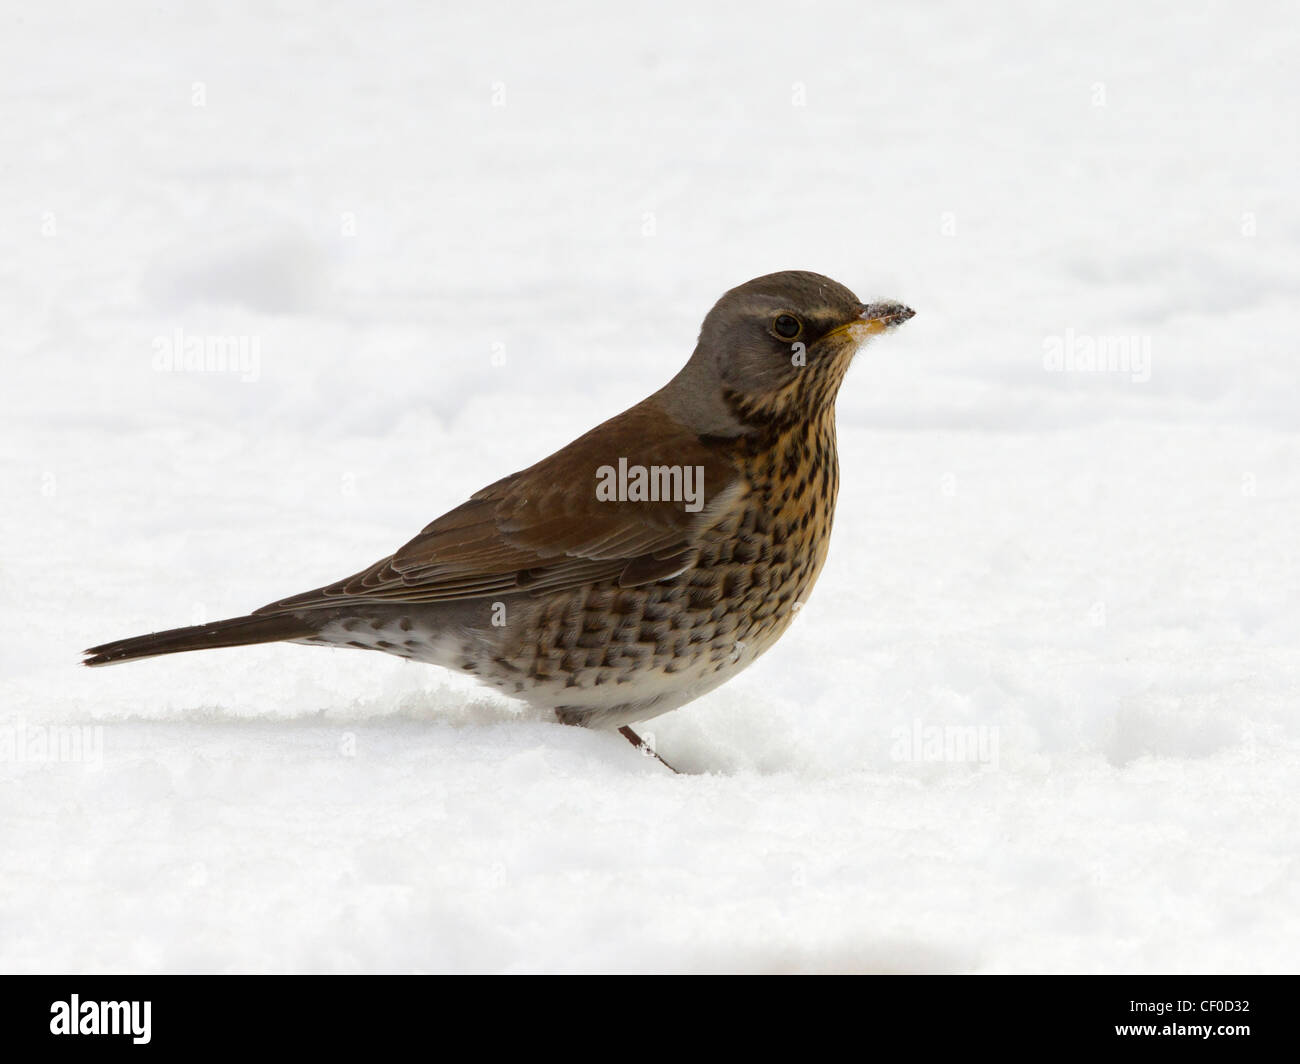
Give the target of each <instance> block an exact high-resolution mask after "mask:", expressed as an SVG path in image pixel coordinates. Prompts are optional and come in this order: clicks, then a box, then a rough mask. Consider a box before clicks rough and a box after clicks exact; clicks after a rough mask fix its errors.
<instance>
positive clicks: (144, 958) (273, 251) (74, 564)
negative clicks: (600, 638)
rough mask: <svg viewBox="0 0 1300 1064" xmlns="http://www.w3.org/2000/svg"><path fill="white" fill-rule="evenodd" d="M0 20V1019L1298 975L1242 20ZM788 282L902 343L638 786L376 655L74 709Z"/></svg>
mask: <svg viewBox="0 0 1300 1064" xmlns="http://www.w3.org/2000/svg"><path fill="white" fill-rule="evenodd" d="M10 22H11V25H9V26H8V28H7V29H6V32H5V33H4V34H3V35H0V60H3V69H4V70H5V71H6V85H7V89H8V91H7V92H5V93H4V94H3V97H2V98H0V138H3V140H2V143H3V147H4V151H3V155H2V157H3V158H4V160H5V163H4V166H3V169H0V232H3V234H4V237H3V240H4V247H5V254H4V255H3V256H0V273H2V277H0V316H2V317H3V321H4V323H5V326H4V329H3V333H4V336H3V340H2V341H0V342H2V344H3V347H2V350H3V360H4V361H3V368H4V388H3V394H0V432H2V433H3V447H2V448H0V477H2V478H3V482H2V485H3V497H4V499H5V517H6V520H5V540H4V548H3V552H2V553H0V618H2V619H3V626H4V627H3V640H2V641H0V781H3V782H2V784H0V786H2V788H3V789H2V790H0V850H2V851H3V852H4V853H5V855H6V861H5V868H4V871H3V872H2V873H0V969H3V970H16V971H63V970H71V971H96V970H112V971H165V972H171V971H413V970H414V971H443V970H451V971H557V970H558V971H592V970H597V971H646V970H653V971H700V970H722V971H887V972H899V971H962V972H1016V971H1042V970H1047V971H1079V972H1087V971H1171V972H1182V971H1186V972H1197V971H1279V970H1295V968H1296V957H1297V955H1300V954H1298V952H1297V951H1298V950H1300V921H1298V920H1297V915H1296V914H1297V913H1300V904H1298V903H1300V896H1298V895H1300V888H1298V887H1297V883H1300V874H1297V873H1300V865H1298V859H1297V839H1300V809H1298V804H1297V790H1296V781H1297V779H1300V722H1298V720H1297V703H1298V701H1300V697H1298V695H1300V652H1298V651H1297V646H1298V645H1300V610H1298V609H1297V598H1298V593H1300V577H1298V576H1297V565H1296V562H1297V550H1296V529H1297V527H1300V480H1298V478H1297V472H1296V471H1297V469H1300V431H1298V430H1300V413H1298V410H1297V386H1296V371H1295V335H1296V319H1295V313H1294V304H1295V293H1296V291H1297V290H1300V257H1298V256H1297V255H1296V248H1297V240H1298V239H1300V206H1297V201H1296V198H1295V189H1294V182H1295V174H1296V173H1297V164H1298V163H1300V132H1298V130H1297V126H1296V122H1295V112H1296V105H1297V102H1300V101H1298V99H1297V97H1298V92H1297V90H1298V89H1300V73H1298V72H1300V66H1298V65H1297V62H1296V45H1297V37H1298V36H1300V32H1298V31H1297V26H1296V22H1295V19H1294V17H1293V14H1292V12H1291V11H1290V10H1289V8H1288V7H1287V6H1286V5H1282V4H1269V3H1256V4H1237V5H1226V4H1217V3H1206V4H1199V5H1193V6H1192V7H1190V8H1189V7H1188V6H1187V5H1184V4H1174V3H1168V4H1160V5H1154V6H1149V7H1144V8H1142V9H1140V10H1139V9H1135V8H1133V7H1132V6H1131V5H1123V4H1120V3H1118V2H1117V0H1108V2H1104V3H1098V4H1092V5H1087V6H1086V7H1083V8H1079V9H1072V10H1067V11H1053V12H1050V13H1049V12H1047V11H1046V10H1043V9H1041V8H1040V7H1038V6H1037V5H1031V4H1023V5H1021V4H1015V5H1009V6H1008V7H1007V8H1005V9H1003V10H1001V11H1000V12H998V13H995V14H991V13H990V12H988V11H986V10H985V9H982V8H978V7H968V6H965V5H959V4H955V3H949V4H933V5H902V4H900V5H896V6H889V7H883V8H879V9H873V10H871V11H868V10H865V9H864V8H863V7H862V6H861V5H859V4H852V3H846V4H831V3H820V4H812V5H808V6H807V7H798V8H791V7H790V5H788V4H784V3H764V4H748V5H744V7H743V8H740V7H734V6H726V7H723V6H718V7H716V8H713V7H703V6H701V5H697V4H684V3H679V2H677V0H672V2H671V3H668V4H665V5H660V7H659V8H656V9H655V12H654V14H653V16H650V15H647V16H645V17H644V18H641V17H637V18H631V17H630V16H628V15H626V14H624V13H619V12H618V11H617V10H616V9H612V8H609V7H606V6H602V5H586V4H565V5H560V6H558V7H557V6H552V7H548V8H546V9H545V10H543V9H541V8H538V9H535V10H534V9H533V8H530V7H528V6H526V5H522V4H518V5H491V4H476V5H471V6H467V7H462V8H457V9H455V10H450V9H449V10H448V11H447V12H445V13H438V14H435V13H433V12H432V11H426V10H424V8H423V7H422V6H420V5H414V4H390V5H382V6H380V7H376V6H374V5H362V4H337V5H333V6H332V7H331V8H330V10H329V12H328V13H322V12H319V11H316V10H313V9H310V8H307V7H304V8H301V9H299V8H297V7H295V6H294V5H283V6H277V7H276V8H275V9H270V8H267V7H266V6H265V5H260V4H235V5H221V6H213V7H210V8H204V7H199V6H192V5H186V6H184V7H182V8H178V9H176V10H171V9H160V8H157V7H155V6H151V5H145V4H141V3H126V4H124V5H117V6H115V7H114V8H113V9H112V11H111V12H110V11H109V9H107V8H102V9H101V8H100V7H98V6H95V5H88V4H87V5H80V6H75V7H71V9H70V8H69V7H68V6H63V7H55V6H44V7H32V6H29V7H28V8H26V9H25V10H24V12H23V15H22V18H21V19H19V18H16V17H15V18H14V19H11V20H10ZM786 268H806V269H815V270H818V271H820V272H823V273H826V274H829V275H830V276H832V277H834V278H836V279H837V280H840V281H842V282H844V283H846V284H848V285H849V286H850V287H852V288H854V290H855V291H857V293H858V294H859V295H860V296H862V297H864V298H876V297H881V298H897V299H901V300H903V301H905V302H906V303H907V304H908V305H910V306H912V307H913V308H915V309H916V310H917V316H916V318H914V319H913V320H912V321H910V322H908V323H907V325H905V326H904V327H903V328H902V329H901V330H899V331H898V332H897V333H896V334H894V335H891V336H889V337H887V338H885V339H882V340H878V341H875V342H873V344H872V345H870V346H869V347H867V348H866V349H865V350H864V351H863V352H862V354H861V355H860V356H859V359H858V362H857V364H856V365H855V366H854V368H853V371H852V372H851V373H850V375H849V378H848V381H847V382H846V385H845V388H844V391H843V393H842V395H841V400H840V410H839V423H840V444H841V466H842V489H841V496H840V506H839V512H838V517H837V524H836V529H835V536H834V539H833V542H832V548H831V557H830V561H829V563H828V565H827V568H826V570H825V572H824V573H823V575H822V578H821V581H820V583H819V585H818V587H817V589H816V590H815V592H814V594H813V595H812V598H811V600H810V602H809V603H808V605H807V606H806V608H805V609H804V610H803V611H802V613H801V615H800V617H799V619H798V620H797V622H796V623H795V625H794V626H793V628H792V629H791V631H790V632H789V633H788V634H787V636H786V637H785V638H784V640H783V641H782V642H781V643H780V644H778V646H777V647H776V648H775V649H774V650H773V651H772V652H771V653H770V654H768V655H767V656H766V657H765V658H764V659H762V660H761V661H760V662H759V663H758V664H756V665H755V666H754V667H753V668H752V669H750V670H749V671H747V672H746V673H744V674H743V675H742V676H740V677H739V678H737V679H736V680H734V681H732V682H731V683H729V684H728V685H726V686H724V687H723V688H721V689H719V690H718V691H717V692H715V693H713V694H711V695H709V696H707V697H706V698H704V699H701V700H700V701H699V702H697V703H695V704H693V705H690V706H688V707H686V708H684V709H682V710H679V711H677V712H675V713H672V714H670V715H668V716H665V717H662V718H659V719H656V720H654V721H652V722H650V723H649V724H648V725H647V726H646V727H645V729H644V730H645V731H646V732H649V733H652V734H653V740H654V743H655V744H656V746H657V747H658V749H659V750H660V752H661V753H662V754H663V756H664V757H665V758H667V759H668V760H669V761H670V762H672V763H674V764H675V765H677V766H678V767H679V768H681V769H683V770H684V774H683V775H680V776H673V775H671V774H669V773H667V772H666V771H665V770H664V769H663V768H662V766H660V765H658V764H656V763H655V762H653V761H652V760H650V759H648V758H644V757H641V756H639V755H638V754H637V753H636V751H634V750H633V749H632V747H630V746H629V745H628V744H627V743H626V742H624V741H623V740H622V739H621V738H619V737H618V736H617V735H609V734H602V733H593V732H587V731H580V730H577V729H571V728H565V727H561V726H559V725H556V724H552V723H550V722H548V721H546V720H544V719H543V718H542V717H541V716H540V714H535V713H532V712H530V711H527V710H521V709H520V708H519V707H518V706H517V705H516V704H514V703H511V702H509V701H507V700H505V699H503V698H501V697H500V696H498V695H496V694H494V693H491V692H488V691H485V690H482V689H479V688H477V687H475V686H474V685H473V684H472V682H471V681H469V680H468V679H466V678H463V677H459V676H454V675H451V674H448V673H445V672H442V671H440V670H437V669H433V668H431V667H426V666H418V665H410V664H406V663H404V662H401V661H399V660H397V659H391V658H387V657H385V656H383V655H378V654H369V653H359V652H352V651H328V650H319V649H312V648H304V647H292V646H271V647H256V648H249V649H243V650H227V651H214V652H211V653H208V654H193V655H181V656H178V657H175V658H169V659H159V660H153V661H146V662H142V663H138V664H132V665H125V666H121V667H116V668H111V669H100V670H94V671H91V670H86V669H81V668H80V667H79V666H78V665H77V660H78V651H79V650H80V649H81V648H82V647H85V646H89V645H91V644H94V643H98V642H102V641H104V640H107V639H112V638H117V637H121V636H127V635H134V634H137V633H140V632H144V631H150V630H154V629H158V628H165V627H172V626H175V625H180V624H187V623H194V622H196V621H201V620H203V619H213V618H218V617H224V616H230V615H233V614H238V613H243V612H246V611H247V610H249V609H251V608H253V607H256V606H259V605H261V604H262V603H264V602H267V601H270V600H272V599H275V598H279V597H282V596H284V595H287V594H291V593H293V592H297V591H301V590H304V589H307V588H310V587H314V586H317V585H320V584H322V583H325V582H327V581H329V580H332V579H335V578H338V577H341V576H343V575H346V574H348V573H351V572H354V571H356V570H358V569H360V568H361V567H362V566H364V565H367V564H369V563H370V562H372V561H374V560H375V559H377V558H379V557H381V556H383V555H384V554H387V553H388V552H390V551H391V550H392V549H394V548H395V547H396V546H398V545H399V544H400V543H402V542H404V541H405V539H407V538H408V537H409V536H410V535H412V534H414V533H415V532H416V531H418V530H419V529H420V528H421V527H422V526H423V525H424V524H425V523H426V522H427V521H429V520H431V519H432V518H433V517H435V516H437V515H438V514H439V513H441V512H443V511H444V510H446V509H448V508H450V507H451V506H453V505H455V504H456V503H458V502H460V501H461V500H463V499H464V498H465V497H466V496H467V495H468V494H469V493H471V492H472V491H474V490H476V489H477V488H479V487H481V486H483V485H484V484H486V483H488V482H490V481H492V480H495V479H497V478H498V477H500V476H502V475H504V474H506V473H508V472H510V471H513V470H515V469H518V468H521V467H523V466H525V465H528V464H530V463H531V462H532V461H534V460H536V459H537V458H538V457H540V456H542V455H544V454H546V453H549V452H550V451H552V450H554V449H555V448H557V447H558V446H560V445H562V444H563V443H565V442H567V441H568V440H569V439H570V438H572V437H573V436H575V435H577V434H578V433H579V432H580V431H582V430H584V429H586V428H588V427H590V426H591V425H592V424H594V423H596V422H597V421H599V420H602V419H603V418H605V417H607V416H609V415H612V414H614V413H617V412H618V411H619V410H621V409H623V408H624V407H626V406H628V405H630V404H631V403H632V402H635V401H636V400H638V399H640V398H641V397H643V396H644V395H646V394H648V393H649V392H650V391H652V390H653V389H655V388H656V387H658V386H659V385H660V384H662V383H663V382H664V381H666V380H667V379H668V377H669V376H671V375H672V374H673V373H674V372H675V371H676V370H677V369H678V368H679V367H680V365H681V363H682V362H683V361H684V360H685V358H686V356H687V355H688V354H689V352H690V348H691V345H692V344H693V341H694V337H695V332H696V330H697V329H698V326H699V321H700V319H701V318H702V317H703V315H704V313H705V311H706V310H707V309H708V308H709V306H710V305H711V304H712V302H713V301H714V300H715V299H716V298H717V297H718V296H719V295H720V294H721V293H722V292H723V291H724V290H725V289H727V288H729V287H731V286H733V285H735V284H738V283H740V282H742V281H744V280H747V279H748V278H750V277H753V276H756V275H759V274H762V273H766V272H769V271H772V270H777V269H786ZM178 330H179V332H178ZM177 336H180V337H181V338H182V341H181V342H182V343H183V338H186V337H191V338H193V337H197V338H200V339H201V340H203V341H205V342H208V341H211V340H212V339H213V338H216V339H217V340H218V341H222V342H224V339H225V338H230V341H231V343H233V344H234V345H235V346H234V347H231V348H229V350H233V351H237V352H239V351H242V354H241V355H238V356H237V357H236V358H235V365H234V368H233V369H230V368H227V369H221V368H213V369H210V370H207V371H196V370H186V369H180V370H176V369H168V368H167V365H168V360H167V351H168V350H169V348H168V345H169V344H171V345H175V344H176V342H177V341H176V337H177ZM241 342H242V343H243V347H242V348H240V347H239V346H238V345H239V344H240V343H241ZM1099 352H1101V365H1102V367H1103V368H1101V369H1096V368H1092V369H1089V368H1088V367H1089V366H1090V365H1092V366H1095V365H1096V364H1097V362H1096V360H1097V358H1098V357H1099V355H1098V353H1099ZM1067 355H1068V356H1069V357H1068V358H1067V357H1066V356H1067ZM1089 359H1092V360H1093V361H1091V362H1089V361H1088V360H1089ZM1108 359H1113V362H1108V361H1107V360H1108ZM1112 367H1113V368H1112ZM85 729H89V730H85ZM60 742H62V743H63V747H62V749H60V747H59V744H60ZM51 743H53V747H51V746H50V745H49V744H51Z"/></svg>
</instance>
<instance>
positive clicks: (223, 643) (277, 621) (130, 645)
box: [82, 613, 320, 666]
mask: <svg viewBox="0 0 1300 1064" xmlns="http://www.w3.org/2000/svg"><path fill="white" fill-rule="evenodd" d="M319 630H320V625H319V623H318V622H315V621H311V620H307V619H305V618H304V617H302V616H301V615H295V614H292V613H273V614H269V615H267V616H264V617H231V618H230V619H229V620H225V621H213V622H212V623H211V624H196V625H194V626H193V627H191V628H173V629H172V630H171V631H169V632H154V633H152V634H151V635H137V636H134V637H133V638H131V639H119V640H117V641H116V642H115V643H103V644H101V645H100V646H97V647H91V648H90V649H89V650H87V651H85V652H84V653H85V654H86V660H85V661H83V662H82V664H83V665H90V666H97V665H116V664H117V663H118V662H119V661H135V660H136V659H137V658H153V657H157V656H158V655H160V654H179V653H180V652H181V651H183V650H210V649H211V648H213V647H242V646H250V645H251V644H253V643H276V642H279V641H280V640H283V639H301V638H302V637H304V636H308V635H315V634H316V632H317V631H319Z"/></svg>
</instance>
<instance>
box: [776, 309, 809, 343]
mask: <svg viewBox="0 0 1300 1064" xmlns="http://www.w3.org/2000/svg"><path fill="white" fill-rule="evenodd" d="M772 331H773V332H774V333H776V335H777V336H779V337H781V338H782V339H783V340H793V339H794V338H795V337H796V336H798V335H799V334H800V333H801V332H803V325H802V324H800V322H799V319H798V318H796V317H794V316H793V315H790V314H780V315H778V316H777V319H776V320H775V321H774V322H772Z"/></svg>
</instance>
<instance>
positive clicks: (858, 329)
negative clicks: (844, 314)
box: [848, 300, 916, 340]
mask: <svg viewBox="0 0 1300 1064" xmlns="http://www.w3.org/2000/svg"><path fill="white" fill-rule="evenodd" d="M915 314H916V311H914V310H913V309H912V308H911V307H905V306H903V304H902V303H895V302H893V301H891V300H883V301H881V302H879V303H865V304H863V307H862V313H861V314H859V315H858V317H857V318H856V319H855V320H854V321H851V322H849V325H848V331H849V333H850V334H851V335H852V336H853V338H854V339H855V340H865V339H867V337H869V336H878V335H879V334H880V333H882V332H885V331H886V330H888V329H892V328H894V327H895V326H896V325H902V324H903V322H905V321H907V319H908V318H910V317H913V316H914V315H915Z"/></svg>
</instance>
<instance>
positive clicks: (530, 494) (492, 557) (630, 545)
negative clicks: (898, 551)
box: [255, 396, 743, 614]
mask: <svg viewBox="0 0 1300 1064" xmlns="http://www.w3.org/2000/svg"><path fill="white" fill-rule="evenodd" d="M620 458H623V459H626V460H627V464H628V467H629V468H631V467H632V466H636V465H641V466H645V467H647V468H648V467H650V466H681V467H688V466H689V467H693V468H696V469H699V470H702V471H703V491H702V502H703V506H702V508H701V509H699V510H698V511H697V512H692V511H690V510H687V508H686V505H687V504H686V503H685V502H684V501H680V500H679V501H671V500H663V501H659V502H649V501H602V500H600V499H598V498H597V493H596V487H597V481H598V470H599V469H600V468H601V467H602V466H609V467H612V468H614V469H617V468H618V465H619V459H620ZM742 483H743V482H742V481H741V480H740V479H739V477H738V475H737V472H736V468H735V465H734V464H733V463H732V462H731V461H730V459H729V458H728V457H727V455H726V453H725V451H724V445H723V444H721V443H719V442H716V441H705V440H701V439H700V438H699V437H698V436H696V435H695V434H694V433H692V432H690V431H688V430H686V429H683V428H681V426H679V425H678V424H677V422H676V421H674V420H673V419H671V418H669V417H668V416H667V415H666V414H665V413H664V412H663V411H662V409H661V408H660V407H659V405H658V402H657V400H655V398H654V397H653V396H652V397H651V398H649V399H647V400H645V401H644V402H642V403H639V404H638V405H637V406H634V407H632V408H631V409H630V410H627V411H625V412H624V413H622V414H619V415H618V416H617V417H615V418H611V419H610V420H609V421H606V422H605V423H604V424H602V425H598V426H597V427H596V428H594V429H592V430H591V431H590V432H588V433H587V434H586V435H585V436H581V437H579V438H578V439H577V440H575V441H574V442H573V443H571V444H569V445H568V446H567V447H565V448H563V449H562V450H559V451H557V452H556V453H555V454H553V455H551V456H550V457H549V458H545V459H543V460H542V461H540V462H538V463H537V464H536V465H534V466H530V467H529V468H528V469H525V470H522V471H521V472H519V473H515V474H513V475H512V476H509V477H506V478H505V479H504V480H499V481H497V482H496V483H495V484H491V485H489V486H488V487H486V488H484V489H483V490H482V491H479V492H476V493H475V494H474V495H473V496H472V497H471V498H470V500H469V501H468V502H466V503H464V504H463V505H461V506H458V507H456V509H454V510H452V511H450V512H448V513H446V514H443V515H442V516H441V517H439V518H438V519H437V520H436V521H434V522H433V523H432V524H430V525H429V526H428V527H427V528H425V529H424V531H423V532H421V533H420V534H419V535H418V536H416V537H415V538H414V539H413V540H411V541H410V542H409V543H407V544H406V546H404V547H402V548H401V550H399V551H398V552H397V553H396V554H394V555H392V556H391V557H388V558H384V559H383V560H381V561H379V562H376V563H375V564H374V565H372V566H371V567H370V568H369V569H366V570H364V571H362V572H360V573H357V574H356V575H355V576H351V577H349V578H348V579H346V580H340V581H339V582H338V583H335V584H330V585H329V586H328V587H322V588H318V589H317V590H315V591H308V592H305V593H304V594H301V595H295V596H293V597H292V598H287V599H282V600H281V601H279V602H273V603H271V604H270V605H268V606H263V607H262V608H261V609H260V610H257V611H255V612H256V613H259V614H260V613H278V612H281V611H284V610H296V609H303V608H318V607H326V606H346V605H351V604H365V603H376V602H443V601H449V600H453V599H469V598H481V597H484V596H489V595H502V594H509V593H511V592H519V591H530V592H541V591H547V590H559V589H563V588H569V587H576V586H579V585H581V584H585V583H590V582H593V581H597V580H606V579H610V578H612V577H618V578H619V581H620V583H622V584H623V586H625V587H632V586H635V585H637V584H646V583H653V582H655V581H657V580H665V579H667V578H669V577H671V576H675V575H676V574H677V573H679V572H682V571H683V570H684V569H686V568H688V567H689V566H690V565H691V564H692V563H693V561H694V558H695V550H694V548H695V547H696V545H697V544H698V542H699V537H700V535H701V534H702V533H703V531H704V530H706V529H707V528H709V527H711V526H712V525H713V524H715V523H716V522H717V521H719V520H720V519H721V518H722V517H724V516H725V514H726V512H727V511H729V509H730V508H731V507H732V506H734V505H735V504H736V503H737V502H738V501H739V499H740V498H741V496H742V494H743V487H742Z"/></svg>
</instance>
